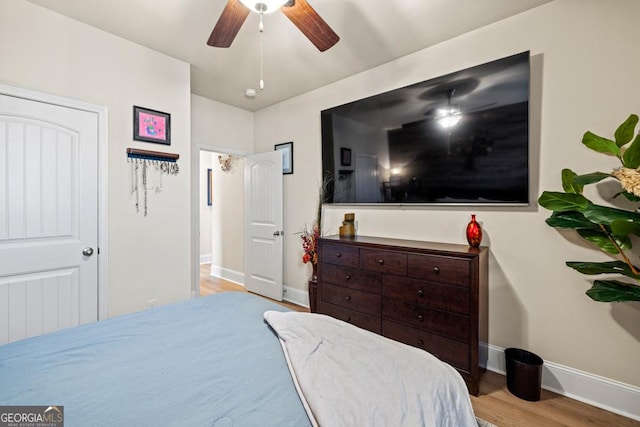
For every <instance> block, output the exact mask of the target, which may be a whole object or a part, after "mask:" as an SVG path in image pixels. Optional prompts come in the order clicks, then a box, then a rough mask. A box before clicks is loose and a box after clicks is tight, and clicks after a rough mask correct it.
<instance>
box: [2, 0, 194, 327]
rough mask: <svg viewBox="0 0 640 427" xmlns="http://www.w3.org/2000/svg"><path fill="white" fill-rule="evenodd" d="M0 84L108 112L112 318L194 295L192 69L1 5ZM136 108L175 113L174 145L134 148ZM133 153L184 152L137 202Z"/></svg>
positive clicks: (16, 4)
mask: <svg viewBox="0 0 640 427" xmlns="http://www.w3.org/2000/svg"><path fill="white" fill-rule="evenodd" d="M0 58H2V61H1V65H0V82H2V83H4V84H8V85H13V86H18V87H24V88H27V89H32V90H37V91H41V92H45V93H50V94H54V95H59V96H64V97H68V98H73V99H77V100H80V101H84V102H88V103H92V104H96V105H101V106H106V107H107V108H108V159H107V161H108V171H107V173H108V230H109V242H108V245H109V246H108V247H109V251H108V254H107V255H108V277H109V314H110V315H117V314H122V313H127V312H131V311H135V310H140V309H143V308H145V307H146V301H147V300H150V299H155V300H157V303H158V304H163V303H167V302H171V301H176V300H181V299H186V298H188V297H189V289H190V286H189V277H190V265H191V256H190V247H191V237H190V236H191V233H190V216H191V212H190V211H191V208H190V191H189V188H190V174H191V172H190V144H189V142H190V139H191V138H190V121H191V117H190V105H189V104H190V95H189V89H190V83H189V65H188V64H186V63H184V62H181V61H178V60H176V59H174V58H170V57H168V56H165V55H162V54H159V53H157V52H154V51H152V50H149V49H147V48H144V47H141V46H139V45H136V44H133V43H131V42H129V41H126V40H124V39H121V38H118V37H115V36H113V35H110V34H108V33H105V32H103V31H100V30H97V29H95V28H93V27H90V26H87V25H84V24H81V23H79V22H77V21H74V20H71V19H68V18H66V17H63V16H61V15H58V14H56V13H53V12H50V11H48V10H46V9H43V8H40V7H38V6H35V5H33V4H31V3H28V2H25V1H15V0H0ZM133 105H139V106H143V107H147V108H152V109H156V110H160V111H164V112H167V113H170V114H171V126H172V130H171V132H172V135H171V140H172V142H171V146H170V147H167V146H162V145H158V144H148V143H140V142H135V143H134V142H133V139H132V133H133V131H132V126H133V125H132V118H133V112H132V108H133ZM127 147H136V148H143V149H150V150H158V151H168V152H173V153H178V154H179V155H180V160H179V161H178V163H179V165H180V167H181V172H180V174H179V175H177V176H169V177H167V176H165V177H164V180H163V191H162V193H159V194H155V193H153V194H149V214H148V216H147V217H146V218H145V217H144V216H143V215H142V214H140V213H136V211H135V207H134V202H133V200H132V199H130V197H129V192H130V187H129V169H128V164H127V159H126V154H125V149H126V148H127Z"/></svg>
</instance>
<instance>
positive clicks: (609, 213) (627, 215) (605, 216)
mask: <svg viewBox="0 0 640 427" xmlns="http://www.w3.org/2000/svg"><path fill="white" fill-rule="evenodd" d="M583 213H584V216H585V217H586V218H587V219H588V220H589V221H591V222H595V223H598V224H606V225H611V223H612V222H613V221H615V220H624V221H632V222H638V223H640V214H638V213H636V212H630V211H625V210H623V209H616V208H610V207H608V206H600V205H594V204H591V203H590V204H589V205H588V206H587V207H586V208H585V209H583Z"/></svg>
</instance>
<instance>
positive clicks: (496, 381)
mask: <svg viewBox="0 0 640 427" xmlns="http://www.w3.org/2000/svg"><path fill="white" fill-rule="evenodd" d="M209 271H210V266H209V265H208V264H202V265H201V266H200V294H201V295H203V296H204V295H210V294H214V293H217V292H227V291H241V292H246V290H245V288H244V286H242V285H239V284H237V283H233V282H229V281H227V280H224V279H221V278H217V277H214V276H210V275H209ZM276 302H277V301H276ZM279 304H282V305H284V306H286V307H288V308H291V309H293V310H297V311H309V310H308V309H307V308H306V307H301V306H299V305H295V304H291V303H288V302H282V303H279ZM471 404H472V405H473V409H474V411H475V413H476V415H477V416H478V417H480V418H482V419H484V420H487V421H489V422H491V423H493V424H495V425H497V426H498V427H559V426H567V427H582V426H585V427H593V426H599V427H600V426H601V427H623V426H624V427H628V426H635V427H640V422H639V421H635V420H632V419H629V418H626V417H623V416H621V415H617V414H614V413H612V412H609V411H605V410H603V409H600V408H596V407H594V406H591V405H587V404H586V403H582V402H579V401H577V400H574V399H570V398H568V397H564V396H560V395H558V394H556V393H552V392H550V391H547V390H542V392H541V395H540V401H538V402H528V401H526V400H522V399H519V398H517V397H515V396H514V395H512V394H511V393H510V392H509V390H508V389H507V381H506V377H505V376H504V375H500V374H497V373H495V372H491V371H487V372H485V373H484V374H483V375H482V378H481V381H480V394H479V396H478V397H476V396H471Z"/></svg>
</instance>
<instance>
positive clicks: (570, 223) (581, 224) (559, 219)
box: [545, 211, 600, 230]
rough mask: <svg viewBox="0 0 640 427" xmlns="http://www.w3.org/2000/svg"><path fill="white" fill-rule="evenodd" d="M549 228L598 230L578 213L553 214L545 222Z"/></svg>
mask: <svg viewBox="0 0 640 427" xmlns="http://www.w3.org/2000/svg"><path fill="white" fill-rule="evenodd" d="M545 222H546V223H547V224H548V225H549V226H551V227H555V228H574V229H580V228H587V229H593V230H600V226H599V225H598V224H594V223H593V222H591V221H589V220H588V219H587V218H585V217H584V215H583V214H582V213H580V212H575V211H568V212H554V213H553V214H551V216H550V217H549V218H547V219H546V221H545Z"/></svg>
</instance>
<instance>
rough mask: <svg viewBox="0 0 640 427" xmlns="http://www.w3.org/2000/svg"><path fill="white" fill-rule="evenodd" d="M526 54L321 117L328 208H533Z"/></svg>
mask: <svg viewBox="0 0 640 427" xmlns="http://www.w3.org/2000/svg"><path fill="white" fill-rule="evenodd" d="M529 76H530V68H529V52H523V53H519V54H516V55H512V56H509V57H506V58H502V59H498V60H495V61H492V62H488V63H486V64H482V65H477V66H474V67H471V68H468V69H465V70H461V71H457V72H454V73H451V74H447V75H445V76H441V77H437V78H434V79H430V80H426V81H423V82H421V83H416V84H413V85H410V86H406V87H403V88H399V89H395V90H391V91H389V92H385V93H381V94H378V95H374V96H371V97H368V98H365V99H361V100H358V101H354V102H351V103H348V104H345V105H341V106H338V107H334V108H330V109H327V110H324V111H322V112H321V122H322V168H323V171H324V174H325V177H327V176H328V177H331V178H332V179H331V180H330V186H329V189H328V190H329V191H328V193H329V194H328V200H327V202H328V203H336V204H340V203H341V204H376V203H384V204H401V205H402V204H448V205H496V204H499V205H528V204H529V160H528V156H529Z"/></svg>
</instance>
